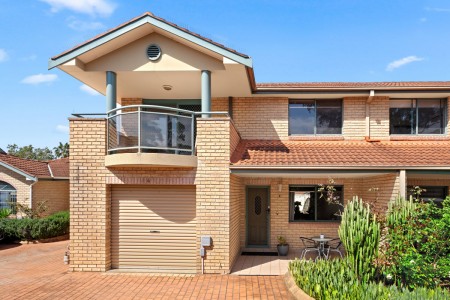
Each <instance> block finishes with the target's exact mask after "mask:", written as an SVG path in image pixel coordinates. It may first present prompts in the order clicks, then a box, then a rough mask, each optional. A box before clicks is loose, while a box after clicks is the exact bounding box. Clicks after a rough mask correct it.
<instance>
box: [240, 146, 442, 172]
mask: <svg viewBox="0 0 450 300" xmlns="http://www.w3.org/2000/svg"><path fill="white" fill-rule="evenodd" d="M231 163H232V166H235V167H249V168H250V167H299V168H302V167H303V168H326V167H330V168H343V167H345V168H351V167H356V168H360V167H367V168H371V167H373V168H383V167H385V168H395V167H430V168H433V167H448V168H449V170H450V141H448V140H442V141H381V142H366V141H279V140H241V142H240V143H239V145H238V146H237V148H236V150H235V152H234V153H233V155H232V158H231Z"/></svg>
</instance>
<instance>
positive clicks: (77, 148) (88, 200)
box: [69, 119, 111, 271]
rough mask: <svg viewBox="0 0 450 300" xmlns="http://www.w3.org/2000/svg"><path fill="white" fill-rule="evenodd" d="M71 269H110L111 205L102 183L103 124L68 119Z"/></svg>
mask: <svg viewBox="0 0 450 300" xmlns="http://www.w3.org/2000/svg"><path fill="white" fill-rule="evenodd" d="M69 121H70V247H71V248H70V254H71V255H70V260H71V262H70V269H71V270H72V271H106V270H109V269H110V266H111V257H110V228H111V225H110V223H111V222H110V219H111V203H110V197H107V196H108V190H107V187H106V183H105V167H104V163H105V153H106V138H105V134H106V122H105V120H104V119H70V120H69Z"/></svg>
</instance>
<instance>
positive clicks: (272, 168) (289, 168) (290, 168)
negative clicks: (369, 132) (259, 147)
mask: <svg viewBox="0 0 450 300" xmlns="http://www.w3.org/2000/svg"><path fill="white" fill-rule="evenodd" d="M253 170H266V171H296V172H298V171H313V170H347V171H350V170H359V171H368V170H441V171H448V172H449V173H450V166H445V167H430V166H378V167H374V166H356V167H346V166H306V167H305V166H233V165H231V166H230V171H231V172H232V173H234V171H237V172H240V171H253Z"/></svg>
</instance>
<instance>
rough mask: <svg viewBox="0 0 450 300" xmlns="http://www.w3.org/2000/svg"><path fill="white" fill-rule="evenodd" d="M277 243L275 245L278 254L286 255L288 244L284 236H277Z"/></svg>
mask: <svg viewBox="0 0 450 300" xmlns="http://www.w3.org/2000/svg"><path fill="white" fill-rule="evenodd" d="M277 239H278V245H277V251H278V256H286V255H288V252H289V244H288V243H287V241H286V238H285V237H284V236H282V235H280V236H278V238H277Z"/></svg>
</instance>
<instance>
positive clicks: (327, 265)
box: [289, 259, 450, 300]
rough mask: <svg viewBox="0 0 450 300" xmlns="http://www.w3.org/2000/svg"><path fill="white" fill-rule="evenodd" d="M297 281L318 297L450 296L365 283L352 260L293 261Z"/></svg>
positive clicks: (382, 299) (366, 299)
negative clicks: (360, 278) (361, 280)
mask: <svg viewBox="0 0 450 300" xmlns="http://www.w3.org/2000/svg"><path fill="white" fill-rule="evenodd" d="M289 271H290V272H291V274H292V276H293V278H294V280H295V282H296V284H297V285H298V286H299V287H300V288H301V289H302V290H303V291H305V293H307V294H308V295H310V296H311V297H313V298H315V299H319V300H321V299H324V300H327V299H330V300H331V299H333V300H339V299H346V300H347V299H361V300H378V299H379V300H388V299H389V300H390V299H421V300H422V299H436V300H438V299H449V297H450V293H449V292H448V291H446V290H442V289H440V288H435V289H426V288H418V289H416V290H414V291H409V290H407V289H398V288H397V287H396V286H385V285H384V284H382V283H373V282H370V283H362V282H360V281H359V280H358V278H357V276H356V274H355V273H354V272H353V270H352V266H351V263H350V261H349V260H348V259H334V260H319V261H317V262H312V261H306V260H298V259H297V260H294V261H292V262H291V263H290V264H289Z"/></svg>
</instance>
